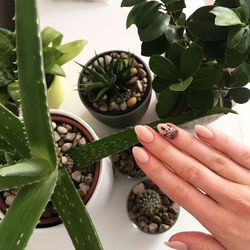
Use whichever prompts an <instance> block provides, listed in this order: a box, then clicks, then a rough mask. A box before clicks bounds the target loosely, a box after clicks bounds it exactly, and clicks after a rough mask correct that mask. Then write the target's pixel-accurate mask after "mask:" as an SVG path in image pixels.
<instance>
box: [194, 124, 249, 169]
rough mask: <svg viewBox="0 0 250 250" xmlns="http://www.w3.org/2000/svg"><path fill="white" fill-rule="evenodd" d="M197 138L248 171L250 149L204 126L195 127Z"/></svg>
mask: <svg viewBox="0 0 250 250" xmlns="http://www.w3.org/2000/svg"><path fill="white" fill-rule="evenodd" d="M195 129H196V134H197V136H198V137H199V138H200V139H201V140H202V141H204V142H206V143H208V144H210V145H211V146H213V147H214V148H216V149H217V150H219V151H221V152H223V153H225V154H226V155H228V156H229V157H230V158H231V159H233V160H234V161H235V162H237V163H238V164H240V165H241V166H243V167H245V168H247V169H250V148H249V147H247V146H245V145H242V144H241V143H239V142H238V141H236V140H234V139H233V138H230V137H228V136H227V135H225V134H223V133H222V132H220V131H218V130H216V129H211V128H208V127H204V126H199V125H198V126H196V128H195Z"/></svg>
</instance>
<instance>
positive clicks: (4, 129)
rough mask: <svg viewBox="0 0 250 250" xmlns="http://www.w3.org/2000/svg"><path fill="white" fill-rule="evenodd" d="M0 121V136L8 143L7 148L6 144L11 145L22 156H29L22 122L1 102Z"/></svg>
mask: <svg viewBox="0 0 250 250" xmlns="http://www.w3.org/2000/svg"><path fill="white" fill-rule="evenodd" d="M0 121H1V126H0V136H1V138H2V139H3V140H4V141H6V142H7V143H8V144H7V150H8V148H9V147H8V145H11V146H12V147H13V149H14V150H16V151H17V152H19V154H20V155H21V156H22V157H23V158H29V157H30V148H29V144H28V141H27V135H26V133H25V130H24V127H23V124H22V122H21V121H20V119H19V118H18V117H16V116H15V115H14V114H13V113H11V112H10V111H9V110H8V109H7V108H5V107H4V106H3V105H2V104H0Z"/></svg>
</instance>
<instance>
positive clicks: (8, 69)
mask: <svg viewBox="0 0 250 250" xmlns="http://www.w3.org/2000/svg"><path fill="white" fill-rule="evenodd" d="M41 37H42V46H43V58H44V70H45V74H46V82H47V87H49V86H50V84H51V82H52V80H53V77H54V76H56V75H58V76H63V77H65V72H64V70H63V69H62V67H61V66H62V65H64V64H65V63H67V62H69V61H70V60H72V59H73V58H75V57H76V56H77V55H78V54H79V53H80V52H81V51H82V49H83V48H84V46H85V44H86V43H87V42H86V41H85V40H76V41H73V42H70V43H66V44H62V40H63V34H62V33H60V32H59V31H57V30H55V29H53V28H51V27H45V28H44V29H43V30H42V32H41ZM0 56H1V57H0V102H1V103H3V104H5V103H6V102H7V101H8V100H9V99H10V98H11V99H12V100H14V101H15V102H16V103H17V104H18V103H19V102H20V95H19V84H18V77H17V74H16V73H15V72H16V70H17V65H16V63H15V62H16V52H15V34H14V32H11V31H9V30H6V29H0Z"/></svg>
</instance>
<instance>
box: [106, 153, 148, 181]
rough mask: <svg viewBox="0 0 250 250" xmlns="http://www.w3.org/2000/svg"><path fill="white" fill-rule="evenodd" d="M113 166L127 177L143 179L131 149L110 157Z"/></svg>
mask: <svg viewBox="0 0 250 250" xmlns="http://www.w3.org/2000/svg"><path fill="white" fill-rule="evenodd" d="M111 158H112V162H113V166H114V167H115V168H116V169H117V170H118V171H119V172H120V173H122V174H124V175H127V176H128V177H134V178H139V177H144V176H145V174H144V173H143V172H142V171H141V169H140V168H139V167H138V166H137V164H136V162H135V159H134V156H133V153H132V148H129V149H126V150H124V151H122V152H120V153H117V154H114V155H112V157H111Z"/></svg>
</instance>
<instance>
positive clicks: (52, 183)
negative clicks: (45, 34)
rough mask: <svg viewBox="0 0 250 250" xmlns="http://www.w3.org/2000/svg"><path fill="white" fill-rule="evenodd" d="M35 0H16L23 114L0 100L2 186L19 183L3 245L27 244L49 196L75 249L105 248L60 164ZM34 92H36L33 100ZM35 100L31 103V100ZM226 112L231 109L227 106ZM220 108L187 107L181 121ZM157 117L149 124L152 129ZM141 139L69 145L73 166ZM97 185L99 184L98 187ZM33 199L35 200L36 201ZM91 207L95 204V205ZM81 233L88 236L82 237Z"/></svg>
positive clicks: (1, 227)
mask: <svg viewBox="0 0 250 250" xmlns="http://www.w3.org/2000/svg"><path fill="white" fill-rule="evenodd" d="M36 11H37V9H36V2H35V0H26V1H25V4H24V2H23V1H21V0H16V18H15V20H16V50H17V58H18V61H17V68H18V79H19V86H20V95H21V108H22V117H17V116H15V115H14V114H12V113H11V112H10V111H8V110H7V109H6V108H5V107H4V106H3V105H2V104H0V120H1V126H0V163H1V168H0V191H4V190H8V189H11V188H14V187H15V188H20V191H19V192H18V194H17V196H16V198H15V200H14V202H13V203H12V205H11V207H10V208H9V209H8V211H7V213H6V215H5V217H4V218H3V220H2V221H1V223H0V234H1V239H0V249H16V250H19V249H24V248H25V247H26V245H27V242H28V240H29V238H30V236H31V234H32V232H33V230H34V228H35V226H36V224H37V222H38V221H39V218H40V216H41V214H42V213H43V211H44V208H45V206H46V204H47V203H48V201H49V200H50V199H51V200H52V202H53V204H54V206H55V207H56V210H57V211H58V213H59V215H60V218H61V219H62V221H63V222H64V225H65V227H66V228H67V231H68V233H69V235H70V237H71V239H72V242H73V244H74V246H75V248H76V249H86V250H88V249H95V250H99V249H102V246H101V244H100V241H99V240H98V236H97V234H96V232H95V230H94V227H93V224H92V223H91V220H90V218H89V216H88V213H87V210H86V209H85V207H84V204H83V202H82V201H81V198H80V196H79V194H78V192H77V190H76V188H75V186H74V184H73V183H72V182H71V180H70V177H69V174H68V172H67V171H66V170H65V168H59V167H58V163H57V156H56V147H55V144H54V140H53V139H54V138H53V129H52V126H51V123H50V120H49V117H50V115H49V112H48V106H47V91H46V83H45V81H44V79H45V77H44V71H43V64H42V62H43V59H42V53H41V51H42V46H41V41H40V35H39V28H38V22H37V13H36ZM31 96H32V97H33V98H32V100H31ZM31 102H32V105H31ZM223 111H224V112H232V110H230V109H228V108H224V109H223ZM218 112H221V110H218V109H217V108H213V109H211V110H209V111H207V112H200V113H197V112H193V111H189V112H187V113H184V114H182V115H181V116H179V117H178V118H176V117H175V118H170V119H168V121H169V122H174V123H176V124H180V123H183V122H186V121H189V120H191V119H194V118H199V117H200V116H204V115H211V114H215V113H218ZM165 121H166V120H159V121H156V122H154V123H152V124H149V125H150V126H152V127H153V128H154V127H155V125H156V124H158V123H159V122H165ZM137 143H138V140H137V138H136V136H135V133H134V131H133V129H132V128H128V129H126V130H124V131H121V132H119V133H117V134H114V135H111V136H109V137H107V138H103V139H100V140H97V141H94V142H91V143H88V144H86V145H81V146H79V147H76V148H74V149H73V150H71V152H69V153H70V157H72V159H73V161H74V166H75V170H77V169H83V168H84V167H86V166H89V165H91V164H94V163H95V162H96V161H97V160H100V159H102V158H104V157H106V156H109V155H112V154H114V153H117V152H120V151H122V150H124V149H126V148H129V147H131V146H133V145H135V144H137ZM97 188H98V187H97ZM34 204H35V205H34ZM93 207H95V208H96V206H94V204H93ZM83 234H84V236H85V237H83Z"/></svg>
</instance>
